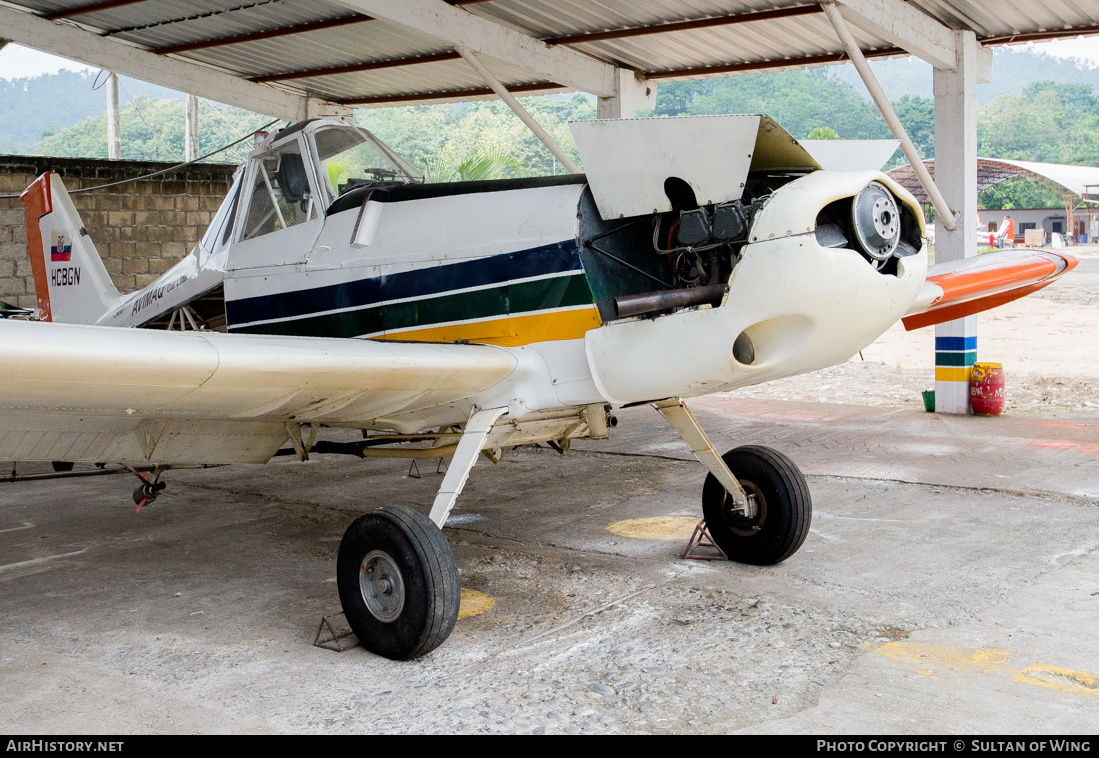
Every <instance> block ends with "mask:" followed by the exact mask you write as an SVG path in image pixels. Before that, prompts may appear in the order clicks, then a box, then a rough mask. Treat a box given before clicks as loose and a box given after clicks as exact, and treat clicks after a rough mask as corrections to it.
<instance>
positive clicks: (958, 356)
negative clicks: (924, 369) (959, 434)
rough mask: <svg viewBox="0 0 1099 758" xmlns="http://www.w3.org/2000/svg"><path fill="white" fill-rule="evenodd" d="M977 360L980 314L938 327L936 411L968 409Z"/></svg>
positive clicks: (962, 411)
mask: <svg viewBox="0 0 1099 758" xmlns="http://www.w3.org/2000/svg"><path fill="white" fill-rule="evenodd" d="M976 362H977V317H976V316H967V317H965V318H961V319H958V320H956V321H950V322H948V323H945V324H939V325H938V326H936V327H935V411H936V412H937V413H969V412H970V410H969V380H970V379H971V378H972V376H973V364H974V363H976Z"/></svg>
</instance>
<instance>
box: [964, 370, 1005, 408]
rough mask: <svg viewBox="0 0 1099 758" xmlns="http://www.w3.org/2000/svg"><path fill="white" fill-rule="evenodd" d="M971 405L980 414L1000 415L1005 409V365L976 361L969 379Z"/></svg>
mask: <svg viewBox="0 0 1099 758" xmlns="http://www.w3.org/2000/svg"><path fill="white" fill-rule="evenodd" d="M969 405H970V407H971V408H972V409H973V412H974V413H975V414H976V415H978V416H999V415H1000V414H1001V413H1002V412H1003V410H1004V367H1003V366H1001V365H1000V364H999V363H974V364H973V377H972V378H971V379H970V380H969Z"/></svg>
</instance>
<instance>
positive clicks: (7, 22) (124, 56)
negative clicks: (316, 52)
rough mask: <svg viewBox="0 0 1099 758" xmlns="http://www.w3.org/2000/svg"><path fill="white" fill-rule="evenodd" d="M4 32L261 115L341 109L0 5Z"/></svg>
mask: <svg viewBox="0 0 1099 758" xmlns="http://www.w3.org/2000/svg"><path fill="white" fill-rule="evenodd" d="M0 29H3V30H4V36H5V37H6V38H10V39H11V41H12V42H17V43H18V44H20V45H24V46H26V47H30V48H34V49H35V50H41V51H43V52H47V53H53V54H54V55H60V56H63V57H65V58H69V59H71V60H77V61H80V62H82V63H87V64H88V65H91V66H98V67H100V68H104V69H107V70H108V71H113V72H115V73H117V74H124V75H125V76H132V77H134V78H136V79H141V80H143V81H146V82H152V83H154V84H159V85H161V86H164V87H170V88H171V89H174V90H178V91H181V92H186V93H188V94H191V95H198V96H199V97H205V98H207V99H210V100H216V101H217V102H220V103H229V104H232V105H235V106H237V107H240V108H247V109H248V110H251V111H255V112H257V113H263V114H266V115H269V116H275V117H277V118H285V119H290V120H291V121H298V120H301V119H305V118H310V117H312V116H316V115H321V114H325V113H330V114H331V115H340V114H339V113H338V111H339V107H338V106H334V105H333V104H332V103H328V102H326V101H324V100H317V99H314V98H307V97H303V96H301V95H295V94H293V93H290V92H284V91H282V90H278V89H275V88H273V87H268V86H266V85H263V84H255V83H254V82H249V81H245V80H244V79H241V78H239V77H236V76H232V75H230V74H225V73H222V72H220V71H217V70H215V69H212V68H207V67H205V66H199V65H196V64H194V63H190V62H187V61H184V60H180V59H177V58H165V57H162V56H159V55H157V54H156V53H151V52H148V51H146V50H139V49H138V48H136V47H132V46H130V45H127V44H125V43H122V42H116V41H113V40H109V39H104V38H103V37H100V36H99V35H97V34H92V33H91V32H86V31H84V30H83V29H80V28H78V27H76V26H73V25H72V24H66V23H56V22H53V21H47V20H46V19H44V18H40V17H38V16H35V15H33V14H30V13H23V12H21V11H15V10H11V9H9V8H5V7H2V6H0Z"/></svg>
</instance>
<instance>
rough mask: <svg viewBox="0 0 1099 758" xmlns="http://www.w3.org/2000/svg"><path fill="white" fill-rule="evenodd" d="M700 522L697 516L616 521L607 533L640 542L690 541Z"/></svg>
mask: <svg viewBox="0 0 1099 758" xmlns="http://www.w3.org/2000/svg"><path fill="white" fill-rule="evenodd" d="M698 521H699V519H698V517H697V516H645V517H642V518H628V519H625V520H623V521H615V522H614V523H613V524H608V525H607V531H608V532H610V533H611V534H617V535H618V536H619V537H633V538H634V539H639V540H689V539H690V538H691V535H692V534H693V533H694V528H695V526H697V525H698Z"/></svg>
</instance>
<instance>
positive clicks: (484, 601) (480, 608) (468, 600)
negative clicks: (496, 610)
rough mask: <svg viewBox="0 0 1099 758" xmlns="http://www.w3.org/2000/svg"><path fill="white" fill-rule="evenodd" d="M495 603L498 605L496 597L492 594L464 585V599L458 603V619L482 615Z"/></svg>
mask: <svg viewBox="0 0 1099 758" xmlns="http://www.w3.org/2000/svg"><path fill="white" fill-rule="evenodd" d="M494 605H496V598H494V597H493V596H492V595H486V594H485V593H483V592H477V591H476V590H467V589H466V588H465V587H462V600H461V603H460V604H459V605H458V619H459V620H461V619H467V618H470V617H471V616H480V615H481V614H482V613H484V612H485V611H487V610H489V609H490V608H492V606H494Z"/></svg>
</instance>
